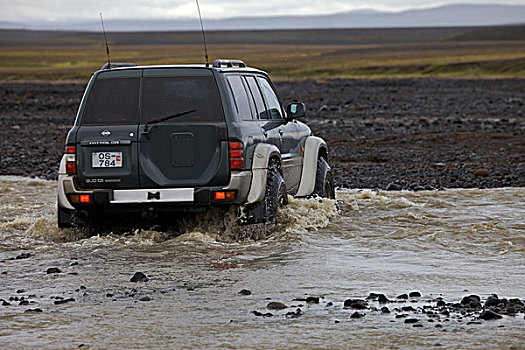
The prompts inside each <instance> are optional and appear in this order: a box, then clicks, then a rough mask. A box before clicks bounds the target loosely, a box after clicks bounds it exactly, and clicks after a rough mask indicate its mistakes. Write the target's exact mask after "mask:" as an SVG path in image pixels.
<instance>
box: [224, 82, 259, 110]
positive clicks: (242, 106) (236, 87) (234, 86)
mask: <svg viewBox="0 0 525 350" xmlns="http://www.w3.org/2000/svg"><path fill="white" fill-rule="evenodd" d="M226 79H228V83H229V84H230V88H231V91H232V94H233V100H234V101H235V106H236V107H237V112H238V113H239V116H240V117H241V119H243V120H249V119H253V114H252V109H251V108H250V102H249V100H248V94H247V92H246V89H245V88H244V84H243V82H242V78H241V77H240V76H238V75H228V76H227V77H226Z"/></svg>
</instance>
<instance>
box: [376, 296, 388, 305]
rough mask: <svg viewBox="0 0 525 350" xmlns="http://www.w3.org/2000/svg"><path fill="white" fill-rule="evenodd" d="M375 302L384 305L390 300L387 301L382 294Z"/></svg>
mask: <svg viewBox="0 0 525 350" xmlns="http://www.w3.org/2000/svg"><path fill="white" fill-rule="evenodd" d="M377 301H379V303H380V304H386V303H388V302H389V301H390V300H388V298H387V297H386V296H385V295H384V294H379V296H378V297H377Z"/></svg>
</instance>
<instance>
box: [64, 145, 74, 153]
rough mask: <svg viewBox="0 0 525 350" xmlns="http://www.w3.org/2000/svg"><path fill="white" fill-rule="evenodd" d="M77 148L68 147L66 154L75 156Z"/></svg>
mask: <svg viewBox="0 0 525 350" xmlns="http://www.w3.org/2000/svg"><path fill="white" fill-rule="evenodd" d="M75 148H76V147H75V146H66V154H75V151H76V149H75Z"/></svg>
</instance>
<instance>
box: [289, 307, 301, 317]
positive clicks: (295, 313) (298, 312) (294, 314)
mask: <svg viewBox="0 0 525 350" xmlns="http://www.w3.org/2000/svg"><path fill="white" fill-rule="evenodd" d="M302 314H303V312H302V310H301V309H300V308H297V309H296V310H295V311H290V312H287V313H286V317H289V318H298V317H300V316H302Z"/></svg>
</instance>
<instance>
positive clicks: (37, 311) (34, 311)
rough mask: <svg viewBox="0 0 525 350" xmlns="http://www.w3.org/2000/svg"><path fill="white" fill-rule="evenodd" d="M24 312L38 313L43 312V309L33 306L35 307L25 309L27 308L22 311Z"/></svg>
mask: <svg viewBox="0 0 525 350" xmlns="http://www.w3.org/2000/svg"><path fill="white" fill-rule="evenodd" d="M24 312H28V313H39V312H43V310H42V309H40V308H38V307H37V308H35V309H27V310H26V311H24Z"/></svg>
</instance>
